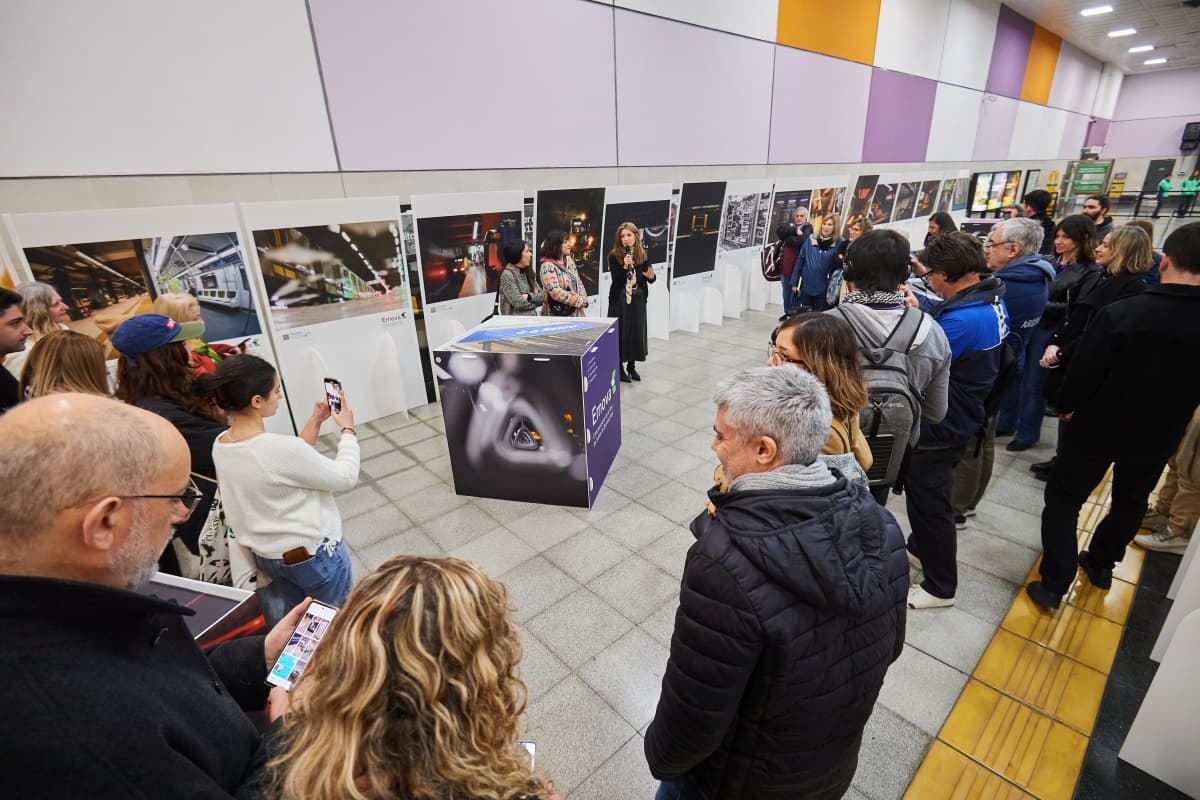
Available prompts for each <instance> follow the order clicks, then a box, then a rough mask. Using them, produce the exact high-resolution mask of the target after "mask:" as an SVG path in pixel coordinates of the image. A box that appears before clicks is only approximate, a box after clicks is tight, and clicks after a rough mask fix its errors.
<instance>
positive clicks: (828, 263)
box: [789, 233, 841, 294]
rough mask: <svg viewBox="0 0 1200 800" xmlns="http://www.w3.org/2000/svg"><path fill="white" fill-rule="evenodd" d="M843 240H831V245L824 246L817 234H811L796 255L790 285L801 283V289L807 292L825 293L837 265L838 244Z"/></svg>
mask: <svg viewBox="0 0 1200 800" xmlns="http://www.w3.org/2000/svg"><path fill="white" fill-rule="evenodd" d="M840 241H841V240H840V239H837V238H834V239H832V240H830V243H829V247H827V248H822V247H821V246H820V245H819V244H817V235H816V234H815V233H814V234H811V235H809V236H807V237H805V239H804V244H802V245H800V254H799V255H797V256H796V266H795V268H794V269H793V270H792V276H791V278H790V279H789V280H790V283H789V285H790V286H795V285H796V284H797V282H799V284H800V291H801V292H804V293H805V294H825V290H826V289H827V288H829V273H830V272H832V271H833V269H834V267H836V266H837V254H838V244H839V242H840Z"/></svg>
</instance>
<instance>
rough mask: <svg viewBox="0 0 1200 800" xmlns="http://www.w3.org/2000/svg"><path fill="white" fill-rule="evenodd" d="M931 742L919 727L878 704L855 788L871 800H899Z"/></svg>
mask: <svg viewBox="0 0 1200 800" xmlns="http://www.w3.org/2000/svg"><path fill="white" fill-rule="evenodd" d="M931 741H933V737H932V736H930V735H929V734H927V733H925V732H924V731H922V730H921V729H920V728H918V727H917V726H916V725H913V724H912V723H911V722H908V721H907V720H904V719H902V718H901V717H900V716H899V715H897V714H896V713H895V712H893V711H889V710H888V709H886V708H884V707H883V706H881V705H878V704H877V705H876V706H875V711H874V712H873V713H872V714H871V719H870V720H868V722H867V727H866V729H865V730H864V731H863V738H862V748H861V749H860V750H859V751H858V771H857V772H856V773H855V774H854V785H855V787H856V788H857V789H858V790H859V791H861V792H862V793H863V794H865V795H866V796H867V797H869V798H871V800H899V798H900V797H901V796H903V794H904V790H905V788H907V787H908V784H909V782H910V781H911V780H912V776H913V775H914V774H915V773H916V771H917V767H918V766H919V765H920V763H921V759H923V758H924V757H925V751H926V750H928V749H929V743H930V742H931Z"/></svg>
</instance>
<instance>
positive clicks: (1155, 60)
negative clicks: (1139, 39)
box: [1142, 58, 1167, 66]
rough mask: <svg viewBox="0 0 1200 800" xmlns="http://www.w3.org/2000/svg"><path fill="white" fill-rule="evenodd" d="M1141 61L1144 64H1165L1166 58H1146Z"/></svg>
mask: <svg viewBox="0 0 1200 800" xmlns="http://www.w3.org/2000/svg"><path fill="white" fill-rule="evenodd" d="M1142 63H1143V64H1145V65H1146V66H1150V65H1152V64H1165V63H1167V60H1166V59H1165V58H1148V59H1146V60H1145V61H1143V62H1142Z"/></svg>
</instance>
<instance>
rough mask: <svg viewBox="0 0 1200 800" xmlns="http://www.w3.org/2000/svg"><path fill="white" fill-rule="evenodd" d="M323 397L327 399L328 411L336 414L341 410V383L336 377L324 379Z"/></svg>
mask: <svg viewBox="0 0 1200 800" xmlns="http://www.w3.org/2000/svg"><path fill="white" fill-rule="evenodd" d="M325 399H326V400H328V401H329V410H330V412H332V413H334V414H337V413H339V412H340V411H341V410H342V383H341V381H339V380H338V379H337V378H326V379H325Z"/></svg>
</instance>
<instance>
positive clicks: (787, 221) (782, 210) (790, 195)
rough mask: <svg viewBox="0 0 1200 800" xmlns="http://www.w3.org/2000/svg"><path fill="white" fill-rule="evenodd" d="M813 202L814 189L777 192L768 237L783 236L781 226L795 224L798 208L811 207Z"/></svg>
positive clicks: (772, 239)
mask: <svg viewBox="0 0 1200 800" xmlns="http://www.w3.org/2000/svg"><path fill="white" fill-rule="evenodd" d="M811 202H812V189H802V190H799V191H787V192H776V193H775V200H774V201H773V202H772V203H771V222H770V230H769V231H768V233H769V234H770V235H769V236H768V237H767V239H768V240H769V241H772V242H773V241H775V240H776V239H780V238H782V237H781V236H780V235H779V232H780V228H782V227H783V226H784V225H791V224H793V217H794V215H795V213H796V209H797V208H809V206H810V204H811Z"/></svg>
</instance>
